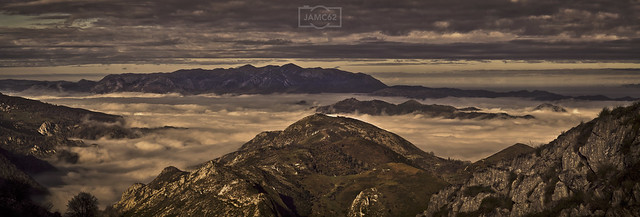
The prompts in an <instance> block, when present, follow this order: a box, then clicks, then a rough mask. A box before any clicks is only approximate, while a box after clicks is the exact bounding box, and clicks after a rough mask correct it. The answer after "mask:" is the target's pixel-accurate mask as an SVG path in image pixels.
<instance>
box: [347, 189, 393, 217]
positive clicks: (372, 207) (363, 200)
mask: <svg viewBox="0 0 640 217" xmlns="http://www.w3.org/2000/svg"><path fill="white" fill-rule="evenodd" d="M383 196H384V195H382V194H381V193H380V192H378V189H376V188H369V189H365V190H363V191H361V192H360V193H359V194H358V196H356V198H355V199H353V202H352V203H351V206H350V207H349V212H348V213H347V217H365V216H374V217H383V216H389V215H388V213H389V212H388V208H386V207H385V205H384V204H382V198H383Z"/></svg>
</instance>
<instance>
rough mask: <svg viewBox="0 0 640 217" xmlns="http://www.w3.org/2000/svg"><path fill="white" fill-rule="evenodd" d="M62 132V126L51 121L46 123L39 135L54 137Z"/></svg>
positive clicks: (41, 127)
mask: <svg viewBox="0 0 640 217" xmlns="http://www.w3.org/2000/svg"><path fill="white" fill-rule="evenodd" d="M59 132H60V126H58V125H57V124H54V123H51V122H49V121H45V122H43V123H42V125H40V127H39V128H38V133H40V134H41V135H43V136H54V135H55V134H56V133H59Z"/></svg>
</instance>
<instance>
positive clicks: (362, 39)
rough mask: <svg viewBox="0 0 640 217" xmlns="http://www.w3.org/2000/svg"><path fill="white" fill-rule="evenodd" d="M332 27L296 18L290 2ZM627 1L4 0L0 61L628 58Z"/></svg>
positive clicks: (635, 37)
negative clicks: (323, 9) (329, 16)
mask: <svg viewBox="0 0 640 217" xmlns="http://www.w3.org/2000/svg"><path fill="white" fill-rule="evenodd" d="M303 5H311V6H314V5H325V6H336V7H342V10H343V13H342V23H343V25H342V27H341V28H332V29H329V28H328V29H324V30H316V29H305V28H298V26H297V24H298V20H297V19H298V17H297V16H298V14H297V12H298V7H300V6H303ZM639 11H640V2H639V1H638V0H616V1H610V0H595V1H586V2H585V1H566V0H487V1H475V0H430V1H424V0H395V1H381V0H364V1H337V0H326V1H317V0H312V1H299V0H270V1H264V0H238V1H224V2H223V1H207V0H159V1H149V0H134V1H131V0H111V1H101V0H34V1H27V0H9V1H3V2H2V3H0V66H5V67H6V66H51V65H74V64H117V63H164V64H166V63H192V62H193V59H192V58H220V57H230V58H239V57H242V58H248V57H270V58H318V57H324V58H453V59H552V60H553V59H580V60H582V59H591V60H637V59H638V58H639V57H640V53H638V50H640V43H639V42H640V18H639V17H640V16H639V13H638V12H639Z"/></svg>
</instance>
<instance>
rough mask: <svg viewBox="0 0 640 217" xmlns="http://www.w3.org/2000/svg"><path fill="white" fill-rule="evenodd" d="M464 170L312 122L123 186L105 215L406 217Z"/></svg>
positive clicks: (371, 131)
mask: <svg viewBox="0 0 640 217" xmlns="http://www.w3.org/2000/svg"><path fill="white" fill-rule="evenodd" d="M466 165H467V164H466V163H463V162H460V161H451V160H445V159H442V158H439V157H436V156H433V155H429V154H427V153H425V152H423V151H421V150H420V149H418V148H417V147H415V146H414V145H413V144H411V143H410V142H408V141H406V140H404V139H402V138H401V137H399V136H397V135H395V134H393V133H390V132H387V131H384V130H382V129H380V128H377V127H375V126H373V125H370V124H367V123H364V122H361V121H358V120H354V119H350V118H344V117H329V116H325V115H321V114H316V115H312V116H308V117H306V118H303V119H301V120H300V121H298V122H296V123H294V124H292V125H291V126H289V127H287V128H286V129H285V130H284V131H272V132H263V133H260V134H258V135H257V136H256V137H255V138H254V139H252V140H251V141H249V142H247V143H246V144H244V145H243V146H242V147H241V148H240V149H239V150H238V151H236V152H233V153H230V154H227V155H225V156H222V157H220V158H217V159H215V160H212V161H209V162H206V163H204V164H202V165H201V166H199V167H198V168H197V169H195V170H193V171H191V172H184V171H180V170H179V169H177V168H174V167H168V168H166V169H165V170H164V171H162V173H161V174H160V175H159V176H158V177H156V178H155V179H154V180H153V181H151V182H150V183H148V184H135V185H133V186H132V187H130V188H129V189H128V190H127V191H126V192H124V194H123V195H122V198H121V200H120V201H118V202H117V203H116V204H115V205H113V209H114V210H116V211H118V212H120V213H122V214H124V215H125V216H361V215H363V214H364V215H370V214H378V215H387V216H415V214H416V213H419V212H421V209H424V207H426V205H427V204H428V198H429V196H430V195H431V194H433V193H435V192H437V191H438V190H439V189H442V188H444V187H445V186H447V185H448V182H447V180H448V178H449V177H450V176H449V175H451V174H455V173H456V172H457V171H459V170H461V169H462V168H463V167H464V166H466ZM421 207H423V208H421Z"/></svg>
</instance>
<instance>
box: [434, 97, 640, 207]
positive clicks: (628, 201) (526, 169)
mask: <svg viewBox="0 0 640 217" xmlns="http://www.w3.org/2000/svg"><path fill="white" fill-rule="evenodd" d="M639 129H640V103H635V104H634V105H632V106H629V107H621V108H616V109H614V110H613V111H609V110H607V109H605V110H603V112H601V114H600V116H599V117H598V118H596V119H594V120H592V121H590V122H587V123H583V124H580V125H579V126H577V127H574V128H573V129H571V130H569V131H568V132H566V133H564V134H562V135H560V136H559V137H558V138H557V139H556V140H554V141H552V142H551V143H549V144H547V145H544V146H542V147H539V148H537V149H536V150H535V151H533V152H527V151H524V152H520V153H521V155H519V156H516V157H511V158H504V159H503V160H502V161H499V162H493V163H492V164H491V165H488V166H486V167H484V169H482V170H476V172H474V173H473V174H472V175H471V176H472V178H471V179H469V180H468V181H467V182H466V183H464V184H463V185H458V186H452V187H449V188H447V189H444V190H442V191H440V192H439V193H438V194H436V195H434V196H432V197H431V200H430V204H429V208H428V209H427V210H426V211H425V212H424V215H425V216H640V133H639ZM519 149H520V150H523V149H522V148H519ZM524 150H526V148H524Z"/></svg>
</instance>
